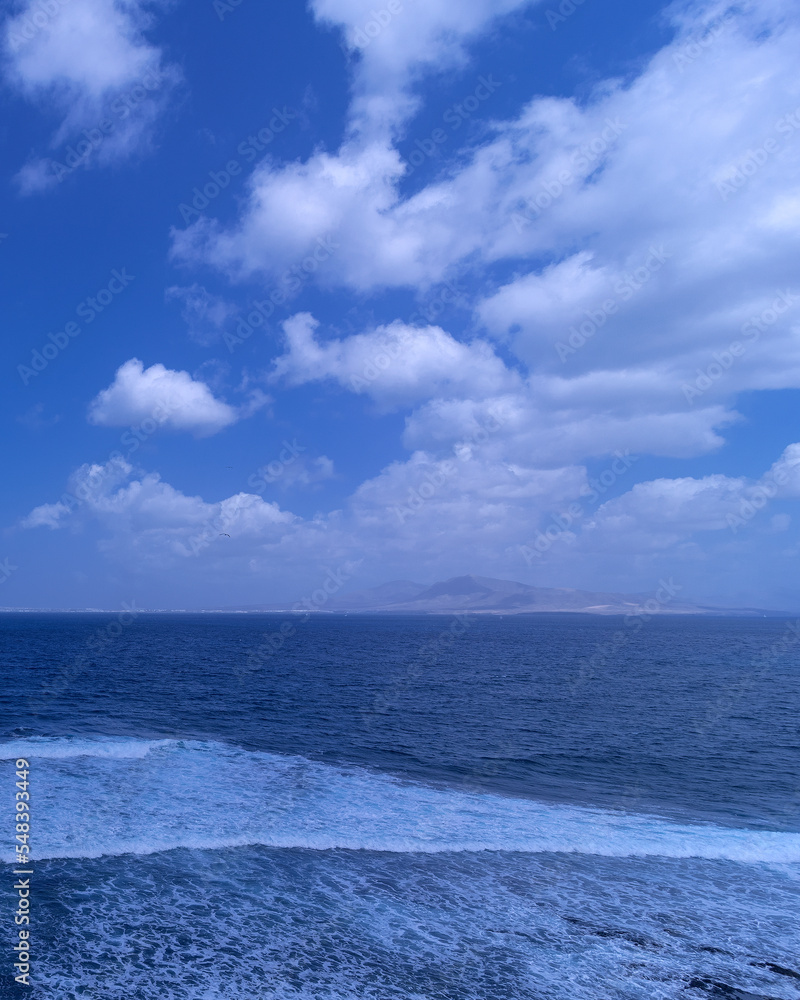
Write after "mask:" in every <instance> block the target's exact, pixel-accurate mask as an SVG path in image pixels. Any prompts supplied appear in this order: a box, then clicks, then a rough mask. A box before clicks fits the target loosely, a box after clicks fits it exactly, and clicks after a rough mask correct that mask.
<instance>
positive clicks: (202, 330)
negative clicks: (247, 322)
mask: <svg viewBox="0 0 800 1000" xmlns="http://www.w3.org/2000/svg"><path fill="white" fill-rule="evenodd" d="M165 298H166V300H167V302H180V303H181V305H182V308H181V317H182V319H183V320H184V322H185V323H186V325H187V326H188V328H189V336H190V337H191V338H192V340H194V341H195V342H196V343H198V344H202V345H203V346H204V347H207V346H208V345H209V344H212V343H214V341H216V340H218V339H219V337H220V334H221V332H222V328H223V327H224V326H225V324H226V323H227V321H228V320H229V319H231V318H232V317H234V316H235V315H236V312H237V310H236V307H235V306H234V305H233V303H231V302H227V301H226V300H225V299H223V298H222V297H221V296H219V295H214V294H213V293H212V292H209V291H208V289H207V288H205V287H204V286H203V285H200V284H197V283H196V282H195V283H194V284H192V285H187V286H182V285H172V286H171V287H170V288H168V289H167V290H166V293H165Z"/></svg>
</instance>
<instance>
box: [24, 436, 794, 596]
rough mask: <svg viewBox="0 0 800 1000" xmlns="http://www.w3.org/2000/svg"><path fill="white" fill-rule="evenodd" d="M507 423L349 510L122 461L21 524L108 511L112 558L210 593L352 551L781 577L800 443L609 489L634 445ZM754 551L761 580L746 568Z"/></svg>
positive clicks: (376, 572)
mask: <svg viewBox="0 0 800 1000" xmlns="http://www.w3.org/2000/svg"><path fill="white" fill-rule="evenodd" d="M502 429H503V428H502V424H501V423H495V424H494V425H491V424H488V425H485V426H484V427H483V428H482V432H480V431H478V432H473V433H472V434H471V435H469V436H468V437H465V438H464V439H462V440H461V441H460V442H459V443H458V444H457V446H455V447H453V448H452V449H450V451H449V453H448V454H446V455H441V454H440V455H438V456H436V455H432V454H430V453H428V452H425V451H417V452H414V453H413V454H412V455H411V456H410V457H409V458H408V460H406V461H404V462H393V463H391V464H390V465H389V466H387V467H386V468H385V469H384V470H383V471H382V472H381V473H379V474H378V475H377V476H375V477H373V478H372V479H369V480H367V481H366V482H364V483H363V484H362V485H361V486H360V487H359V488H358V489H357V490H356V491H355V492H354V493H353V495H352V496H351V497H350V498H349V499H348V501H347V503H346V504H345V506H344V507H343V509H339V510H332V511H329V512H328V513H325V514H318V515H316V516H315V517H313V518H306V519H303V518H300V517H298V516H295V515H293V514H291V513H289V512H287V511H283V510H281V509H280V507H279V506H278V505H277V504H275V503H270V502H265V501H264V500H262V499H261V497H260V496H255V495H253V494H247V493H236V494H233V495H232V496H229V497H227V498H225V499H222V500H220V501H217V502H213V503H212V502H207V501H205V500H203V499H202V498H200V497H190V496H186V495H185V494H183V493H181V492H180V491H179V490H176V489H175V488H174V487H172V486H171V485H170V484H168V483H165V482H163V481H162V480H161V479H160V477H159V476H158V475H156V474H154V473H143V472H140V471H136V470H134V469H133V468H132V467H131V466H130V465H129V464H128V463H126V462H124V461H122V460H115V461H112V462H109V463H107V464H106V465H85V466H83V467H81V468H80V469H79V470H77V472H76V473H75V475H74V476H72V477H71V479H70V481H69V483H68V493H67V494H65V495H64V496H62V498H61V500H60V501H59V502H58V503H56V504H45V505H42V506H41V507H37V508H36V509H35V510H33V511H32V512H31V513H30V514H29V515H28V517H27V518H26V519H25V520H24V521H23V522H22V526H23V527H26V528H34V527H51V528H55V527H61V526H65V525H67V524H69V523H74V524H75V526H76V527H81V528H82V530H88V528H89V526H90V525H91V524H92V523H94V524H95V526H96V527H98V528H99V532H100V538H99V542H98V544H99V547H100V550H101V551H102V552H104V553H105V555H106V556H107V557H108V558H109V559H111V560H112V562H114V563H118V564H122V565H124V566H128V567H136V569H137V571H138V572H141V571H143V570H146V569H151V570H153V571H157V572H158V574H164V573H169V574H173V576H172V577H171V579H173V580H174V581H175V584H176V585H178V587H179V588H181V590H180V592H184V590H185V588H186V587H187V586H189V584H190V582H191V586H194V585H195V584H198V585H199V583H200V582H201V581H203V582H202V587H203V588H204V589H203V591H202V593H203V594H204V595H205V596H204V597H202V598H200V600H201V601H205V602H206V603H207V604H214V603H231V602H230V599H229V598H228V597H227V595H228V593H229V592H230V587H231V586H234V585H235V586H236V587H239V588H241V592H242V593H249V594H250V595H251V596H250V599H249V600H245V601H244V603H253V597H252V595H253V594H255V593H258V594H259V595H263V597H262V598H260V599H263V600H280V599H284V600H285V599H286V595H287V581H291V586H292V587H297V588H298V589H299V588H303V587H307V586H309V585H310V584H311V585H313V581H314V580H316V579H321V578H322V576H323V575H324V574H325V573H327V572H328V569H329V568H335V567H339V566H343V565H347V566H356V565H358V566H360V570H359V573H360V574H361V576H360V580H361V581H364V580H367V581H372V582H381V581H382V580H383V581H385V580H386V579H390V578H392V577H397V578H414V579H422V580H423V581H424V580H426V579H427V580H434V579H437V578H442V577H444V576H448V575H457V574H459V573H468V572H475V571H476V570H477V571H478V572H484V573H486V574H487V575H495V576H500V577H505V578H510V579H523V580H525V579H527V580H529V581H530V582H536V583H539V584H541V585H545V586H547V585H549V586H576V585H578V586H585V587H590V588H595V589H602V590H608V589H617V590H623V591H628V592H631V591H636V590H647V589H648V588H650V587H652V586H655V583H656V581H657V580H658V578H659V576H661V575H664V574H666V575H672V574H675V577H676V580H677V581H678V582H679V583H680V585H681V587H682V588H683V589H682V597H683V598H687V599H688V598H690V597H691V596H693V595H694V596H696V595H697V594H698V593H700V594H702V593H703V590H704V589H705V592H706V594H711V595H712V596H714V597H715V599H716V600H717V601H720V600H724V595H725V594H726V592H727V591H729V590H731V587H733V588H734V591H733V592H732V594H731V596H730V598H729V600H731V601H733V602H734V603H735V602H736V601H737V600H739V601H741V598H737V597H736V594H738V593H740V592H741V591H742V590H744V591H745V593H746V591H747V586H748V585H750V586H753V587H754V588H755V587H757V586H759V584H755V583H753V582H752V581H753V580H754V579H755V576H757V575H759V574H760V576H761V581H760V587H761V589H762V591H764V592H766V591H768V590H769V588H770V586H771V585H772V583H774V580H773V576H774V572H775V561H776V559H780V558H782V553H784V554H785V553H786V552H792V551H793V550H792V549H791V548H787V543H786V542H785V541H783V540H782V536H783V533H784V531H785V529H786V528H787V527H788V522H787V521H786V518H785V517H784V518H783V519H781V518H780V517H779V520H778V522H777V527H776V522H775V516H776V511H775V508H774V507H773V504H776V503H779V502H780V501H781V500H783V499H786V498H790V497H798V496H800V471H798V470H800V445H797V444H795V445H791V446H790V447H789V448H787V449H786V451H785V452H784V454H783V455H782V456H781V458H780V459H779V460H778V462H776V463H774V464H773V466H772V467H771V468H770V469H769V470H767V472H765V474H764V475H763V476H762V477H760V478H759V479H748V478H746V477H729V476H724V475H709V476H705V477H703V478H699V479H693V478H689V477H682V478H678V479H665V478H662V479H658V480H652V481H649V482H643V483H637V484H636V485H634V486H633V487H632V488H630V489H628V490H627V491H626V492H623V493H622V494H621V495H620V496H617V497H616V498H614V499H612V500H608V501H606V502H605V503H603V495H604V494H605V493H606V492H607V485H608V483H609V482H610V481H609V480H608V479H607V478H606V474H607V472H608V471H610V470H612V469H613V475H612V477H611V480H612V481H613V482H612V485H614V484H616V486H615V488H619V487H620V486H622V487H623V488H624V487H625V485H626V477H628V476H634V475H635V469H636V466H635V464H633V462H632V461H631V459H630V457H627V458H623V459H622V460H619V461H617V460H615V461H614V462H613V463H609V467H608V469H607V470H606V472H605V473H603V474H597V475H596V477H590V476H588V475H587V471H586V469H584V468H582V467H581V466H577V465H572V466H570V465H562V466H560V467H553V468H550V469H540V468H536V467H533V466H532V465H531V464H530V463H524V462H510V461H507V460H504V459H502V458H499V457H498V455H497V453H496V451H495V443H496V441H497V440H498V439H499V438H500V436H501V434H502ZM602 484H606V485H602ZM576 506H577V508H578V509H579V511H580V512H579V514H578V515H577V516H576V517H573V520H572V524H571V525H570V526H569V530H567V529H565V528H559V529H558V530H557V531H556V534H555V537H554V539H553V540H552V543H551V544H548V545H546V546H545V548H544V551H543V552H542V556H541V559H539V560H537V561H536V562H534V563H533V564H532V565H531V563H530V560H528V561H527V562H526V560H525V559H524V558H523V555H522V549H523V546H526V547H527V548H528V551H529V552H530V551H532V546H533V545H534V544H535V541H536V538H537V534H538V533H539V532H543V531H548V530H550V532H551V536H552V529H553V526H554V525H557V524H558V523H559V522H558V521H557V520H556V518H559V517H560V518H562V521H561V522H560V523H561V524H562V525H563V524H564V523H565V522H564V520H563V517H564V513H565V512H567V511H570V510H571V511H572V512H573V515H574V512H575V510H576ZM762 513H763V515H764V516H763V517H762V518H761V519H759V515H761V514H762ZM778 514H780V511H778ZM571 516H572V515H571ZM778 527H779V528H780V529H781V530H778ZM698 535H700V536H702V537H703V542H702V545H701V544H698V541H697V536H698ZM707 536H713V544H711V543H710V542H709V541H707V540H706V539H707ZM190 559H191V560H192V561H191V563H190V562H189V561H188V560H190ZM743 561H744V562H746V565H747V566H748V567H749V574H750V577H751V580H750V582H749V583H748V582H743V581H742V579H741V565H742V563H743ZM737 569H738V574H737V573H736V570H737ZM160 578H162V579H163V577H160ZM687 578H688V579H691V586H689V585H688V584H687ZM735 588H738V590H736V589H735ZM172 600H173V601H174V600H175V597H174V596H173V597H172ZM749 600H750V603H752V591H751V597H750V598H749ZM786 600H787V598H784V604H785V603H786Z"/></svg>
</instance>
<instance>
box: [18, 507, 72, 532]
mask: <svg viewBox="0 0 800 1000" xmlns="http://www.w3.org/2000/svg"><path fill="white" fill-rule="evenodd" d="M69 512H70V509H69V507H68V506H67V505H66V504H63V503H43V504H41V505H40V506H38V507H34V508H33V510H32V511H31V512H30V514H28V516H27V517H24V518H23V519H22V527H23V528H58V527H60V526H61V521H62V519H63V518H65V517H66V516H67V514H69Z"/></svg>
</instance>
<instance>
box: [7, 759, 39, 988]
mask: <svg viewBox="0 0 800 1000" xmlns="http://www.w3.org/2000/svg"><path fill="white" fill-rule="evenodd" d="M29 775H30V764H29V763H28V761H27V760H25V758H24V757H20V758H19V759H18V760H17V793H16V795H15V800H16V803H15V807H14V826H15V829H16V839H15V841H14V851H15V853H16V864H17V867H16V868H15V869H14V875H16V876H17V881H16V882H15V883H14V890H15V892H16V901H17V909H16V910H15V911H14V924H15V926H16V927H17V943H16V944H15V945H13V947H12V950H13V952H14V958H15V959H16V961H15V962H14V968H15V969H16V970H17V974H16V975H15V976H14V981H15V982H17V983H22V984H23V985H24V986H30V985H31V980H30V975H31V941H30V922H31V915H30V910H31V899H30V896H31V879H30V876H31V875H33V873H34V872H33V868H32V867H31V865H32V861H31V843H30V831H31V809H30V801H31V796H30V792H29V791H28V788H29V782H28V776H29ZM23 875H27V876H28V878H22V876H23Z"/></svg>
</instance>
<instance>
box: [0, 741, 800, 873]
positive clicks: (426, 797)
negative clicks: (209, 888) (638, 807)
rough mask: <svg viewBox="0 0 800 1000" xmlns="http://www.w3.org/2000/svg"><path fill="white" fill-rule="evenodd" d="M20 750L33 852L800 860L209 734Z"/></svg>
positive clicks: (692, 830)
mask: <svg viewBox="0 0 800 1000" xmlns="http://www.w3.org/2000/svg"><path fill="white" fill-rule="evenodd" d="M18 756H22V757H26V758H28V759H29V760H31V764H32V785H31V788H32V799H33V804H34V813H35V821H34V826H33V837H32V847H33V856H34V857H38V858H56V857H73V858H80V857H98V856H101V855H122V854H151V853H155V852H159V851H167V850H171V849H174V848H179V847H183V848H226V847H238V846H245V845H255V844H261V845H265V846H273V847H291V848H306V849H312V850H329V849H333V848H340V849H349V850H369V851H384V852H406V853H417V852H423V853H438V852H458V851H469V852H475V851H518V852H525V853H545V852H553V853H572V852H574V853H579V854H591V855H600V856H605V857H664V858H705V859H719V860H729V861H736V862H744V863H772V864H787V863H797V862H800V834H797V833H785V832H770V831H756V830H737V829H730V828H726V827H720V826H714V825H710V824H704V825H700V824H698V825H691V824H680V823H675V822H670V821H668V820H665V819H661V818H658V817H653V816H645V815H637V814H624V813H618V812H611V811H606V810H601V809H593V808H583V807H579V806H569V805H553V804H547V803H541V802H535V801H531V800H528V799H522V798H507V797H503V796H500V795H494V794H481V793H476V792H469V791H460V790H458V789H447V788H433V787H429V786H426V785H424V784H420V783H415V782H409V781H403V780H400V779H398V778H394V777H391V776H388V775H384V774H376V773H372V772H370V771H367V770H365V769H362V768H356V767H337V766H332V765H329V764H321V763H318V762H314V761H309V760H306V759H304V758H301V757H286V756H280V755H277V754H270V753H263V752H251V751H245V750H242V749H239V748H236V747H231V746H226V745H223V744H220V743H215V742H204V741H198V740H155V741H145V740H139V741H137V740H131V739H119V740H114V739H108V738H97V739H87V738H85V737H82V738H61V739H56V738H51V739H32V740H16V741H14V742H13V743H6V744H3V745H0V758H2V759H5V760H10V759H12V758H14V757H18ZM6 860H11V856H10V855H9V856H7V857H6Z"/></svg>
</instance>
